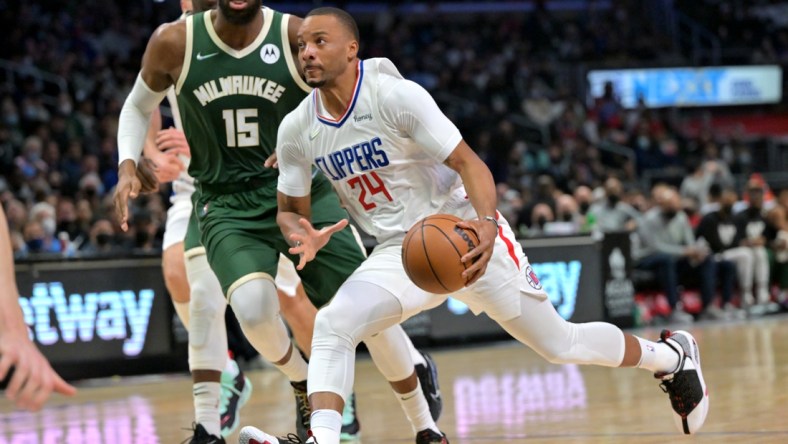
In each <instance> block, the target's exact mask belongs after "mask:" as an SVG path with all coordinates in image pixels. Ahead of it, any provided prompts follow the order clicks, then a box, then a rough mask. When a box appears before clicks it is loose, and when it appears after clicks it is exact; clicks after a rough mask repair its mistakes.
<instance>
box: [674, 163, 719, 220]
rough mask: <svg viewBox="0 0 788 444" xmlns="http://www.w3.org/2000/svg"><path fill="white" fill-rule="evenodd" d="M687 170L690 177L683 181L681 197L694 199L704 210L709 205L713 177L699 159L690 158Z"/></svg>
mask: <svg viewBox="0 0 788 444" xmlns="http://www.w3.org/2000/svg"><path fill="white" fill-rule="evenodd" d="M687 169H688V170H689V175H687V176H686V177H684V180H682V181H681V188H680V191H681V197H691V198H694V199H695V200H696V201H698V202H699V203H700V206H701V208H702V207H703V206H704V205H706V204H707V203H708V198H709V188H710V187H711V184H712V179H713V176H712V175H711V173H710V171H707V168H704V164H703V161H702V160H701V159H699V158H697V157H693V158H690V160H689V161H688V162H687Z"/></svg>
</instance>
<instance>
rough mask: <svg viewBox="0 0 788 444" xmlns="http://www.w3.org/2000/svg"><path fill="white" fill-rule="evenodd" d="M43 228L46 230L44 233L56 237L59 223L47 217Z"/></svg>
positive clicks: (42, 222)
mask: <svg viewBox="0 0 788 444" xmlns="http://www.w3.org/2000/svg"><path fill="white" fill-rule="evenodd" d="M41 228H43V229H44V233H46V234H47V236H54V235H55V230H56V229H57V222H55V219H54V218H52V217H47V218H46V219H44V220H42V221H41Z"/></svg>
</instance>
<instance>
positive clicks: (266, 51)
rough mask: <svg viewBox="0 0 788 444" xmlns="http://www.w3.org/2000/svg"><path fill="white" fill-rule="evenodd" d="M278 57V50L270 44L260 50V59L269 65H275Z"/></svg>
mask: <svg viewBox="0 0 788 444" xmlns="http://www.w3.org/2000/svg"><path fill="white" fill-rule="evenodd" d="M279 55H280V54H279V48H278V47H277V46H276V45H274V44H272V43H267V44H265V45H264V46H263V47H262V48H261V49H260V58H261V59H263V61H264V62H265V63H267V64H269V65H273V64H274V63H276V62H277V61H278V60H279Z"/></svg>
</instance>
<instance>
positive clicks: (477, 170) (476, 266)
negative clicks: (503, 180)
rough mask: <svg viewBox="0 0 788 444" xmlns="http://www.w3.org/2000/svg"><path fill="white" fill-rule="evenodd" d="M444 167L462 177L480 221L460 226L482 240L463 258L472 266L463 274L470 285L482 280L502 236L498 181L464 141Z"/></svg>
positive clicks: (464, 222)
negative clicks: (496, 243)
mask: <svg viewBox="0 0 788 444" xmlns="http://www.w3.org/2000/svg"><path fill="white" fill-rule="evenodd" d="M444 163H445V164H446V165H447V166H448V167H449V168H451V169H453V170H454V171H456V172H458V173H459V174H460V177H461V178H462V183H463V185H465V191H466V192H467V193H468V198H469V199H470V200H471V204H472V205H473V208H475V209H476V214H477V215H478V216H479V218H478V219H476V220H466V221H462V222H460V223H459V224H457V225H459V226H460V227H463V228H470V229H472V230H473V231H475V232H476V234H477V235H478V236H479V245H477V246H476V248H474V249H473V250H471V251H469V252H468V253H467V254H466V255H465V256H463V257H462V261H463V262H465V263H469V262H471V263H472V265H471V266H470V267H468V268H467V269H466V270H465V271H464V272H463V274H462V275H463V277H465V278H466V279H467V278H469V277H470V279H469V281H468V285H470V284H473V283H474V282H476V281H477V280H478V279H479V278H480V277H482V275H483V274H484V272H485V271H486V270H487V263H488V262H489V261H490V257H491V256H492V251H493V245H494V244H495V238H496V237H497V236H498V223H497V221H496V220H497V219H496V217H495V216H496V205H497V196H496V193H495V181H494V180H493V177H492V173H490V169H489V168H488V167H487V165H486V164H485V163H484V162H483V161H482V160H481V159H480V158H479V156H477V155H476V153H475V152H473V150H472V149H471V147H469V146H468V144H467V143H465V141H464V140H462V141H460V143H459V145H457V148H455V149H454V151H452V153H451V154H450V155H449V157H448V158H447V159H446V161H445V162H444ZM490 218H492V220H491V219H490Z"/></svg>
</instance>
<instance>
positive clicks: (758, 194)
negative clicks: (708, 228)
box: [734, 180, 779, 316]
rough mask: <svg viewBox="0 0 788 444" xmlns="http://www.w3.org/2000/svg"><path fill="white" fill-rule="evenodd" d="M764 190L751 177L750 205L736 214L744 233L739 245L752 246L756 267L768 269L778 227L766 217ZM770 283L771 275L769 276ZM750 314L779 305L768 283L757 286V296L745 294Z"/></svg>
mask: <svg viewBox="0 0 788 444" xmlns="http://www.w3.org/2000/svg"><path fill="white" fill-rule="evenodd" d="M763 196H764V190H763V186H762V185H761V183H760V182H758V181H755V180H750V181H748V182H747V200H748V201H749V203H750V204H749V207H748V208H747V209H746V210H744V211H742V212H740V213H738V214H736V216H734V222H735V223H736V228H737V229H738V230H739V231H740V232H741V233H742V235H741V241H740V242H739V245H741V246H743V247H746V248H749V249H750V250H751V251H752V254H753V257H754V258H755V265H754V266H755V267H756V269H764V270H766V271H767V272H768V271H769V256H768V253H767V251H766V248H767V245H769V243H771V242H773V241H774V240H775V239H776V238H777V230H776V229H775V227H773V226H772V225H771V224H770V223H769V222H768V221H767V220H766V216H765V212H764V209H763ZM766 282H767V283H768V276H767V277H766ZM744 302H745V303H746V304H747V306H748V309H749V311H750V314H751V315H756V316H758V315H762V314H765V313H767V312H774V311H777V310H778V309H779V307H778V306H777V304H773V303H771V295H770V294H769V287H768V284H767V285H764V286H763V287H760V286H758V288H756V293H755V298H754V299H753V296H752V295H749V299H748V298H747V295H745V299H744Z"/></svg>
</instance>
